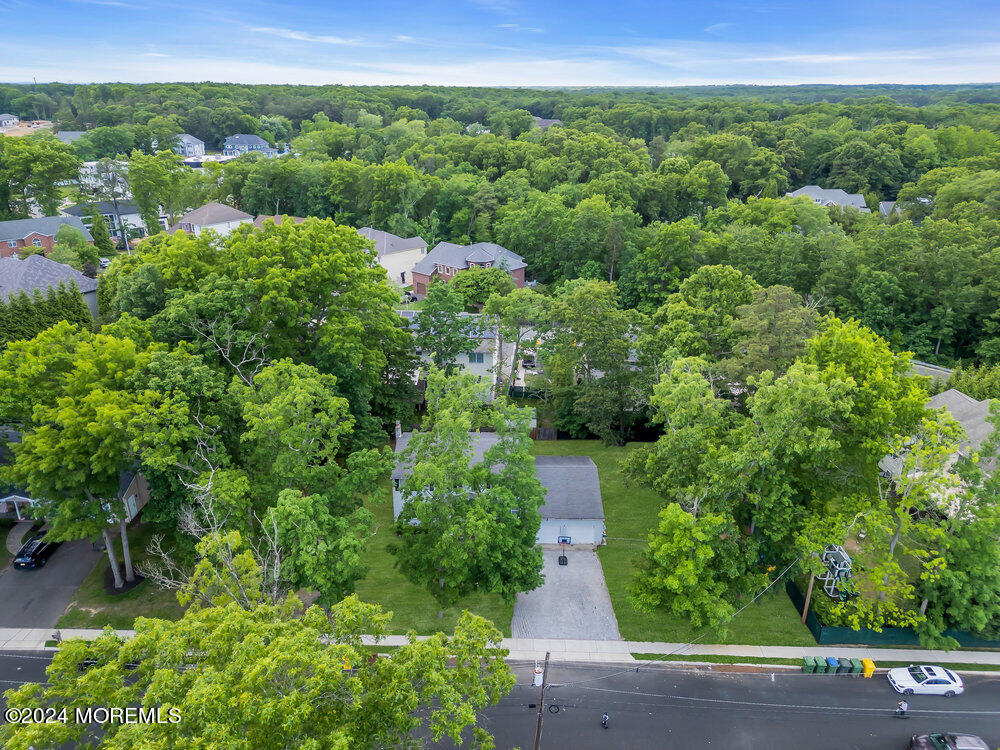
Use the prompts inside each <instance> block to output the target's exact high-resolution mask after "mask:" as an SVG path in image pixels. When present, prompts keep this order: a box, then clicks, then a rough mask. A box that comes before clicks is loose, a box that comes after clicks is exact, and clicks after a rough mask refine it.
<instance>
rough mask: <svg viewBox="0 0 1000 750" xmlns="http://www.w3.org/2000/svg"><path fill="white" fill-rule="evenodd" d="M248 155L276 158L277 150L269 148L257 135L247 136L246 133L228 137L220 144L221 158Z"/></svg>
mask: <svg viewBox="0 0 1000 750" xmlns="http://www.w3.org/2000/svg"><path fill="white" fill-rule="evenodd" d="M249 153H254V154H262V155H263V156H278V149H276V148H273V147H272V146H270V145H269V144H268V142H267V141H265V140H264V139H263V138H261V137H260V136H259V135H248V134H247V133H237V134H236V135H231V136H228V137H227V138H226V140H225V142H224V143H223V144H222V155H223V156H242V155H243V154H249Z"/></svg>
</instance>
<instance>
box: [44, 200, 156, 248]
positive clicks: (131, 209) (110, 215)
mask: <svg viewBox="0 0 1000 750" xmlns="http://www.w3.org/2000/svg"><path fill="white" fill-rule="evenodd" d="M92 208H96V209H97V213H99V214H100V215H101V216H102V217H104V223H105V224H106V225H107V227H108V232H109V233H110V234H111V236H112V237H114V238H116V239H117V238H119V237H121V236H122V227H120V226H119V225H118V217H119V215H120V216H121V220H122V222H123V223H124V224H125V225H126V227H127V229H128V233H129V235H130V236H135V235H136V234H139V235H141V236H145V235H146V233H147V231H146V222H145V221H143V219H142V214H140V213H139V207H138V206H136V205H135V203H133V202H132V201H129V200H120V201H118V212H117V213H116V212H115V205H114V204H113V203H110V202H108V201H100V202H99V203H89V204H88V203H76V204H74V205H72V206H67V207H66V208H62V209H59V210H60V212H61V213H63V214H66V215H67V216H79V217H80V221H82V222H84V225H85V226H86V227H87V229H90V213H91V209H92Z"/></svg>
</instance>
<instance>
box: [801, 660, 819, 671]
mask: <svg viewBox="0 0 1000 750" xmlns="http://www.w3.org/2000/svg"><path fill="white" fill-rule="evenodd" d="M802 671H803V672H809V673H811V672H815V671H816V660H815V659H814V658H813V657H811V656H803V657H802Z"/></svg>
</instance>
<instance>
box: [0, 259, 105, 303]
mask: <svg viewBox="0 0 1000 750" xmlns="http://www.w3.org/2000/svg"><path fill="white" fill-rule="evenodd" d="M60 282H64V283H66V284H69V283H70V282H76V285H77V287H78V288H79V289H80V291H81V292H82V293H84V294H86V293H87V292H94V291H97V279H91V278H89V277H87V276H84V275H83V274H82V273H80V272H79V271H77V270H76V269H75V268H73V267H71V266H67V265H65V264H63V263H56V262H55V261H54V260H49V259H48V258H46V257H45V256H44V255H37V254H36V255H29V256H28V257H27V258H25V259H24V260H21V259H20V258H0V298H3V299H8V298H9V297H10V296H11V295H12V294H17V293H18V292H21V291H24V292H27V293H28V294H31V293H32V292H34V291H35V290H36V289H37V290H39V291H41V292H42V293H45V292H46V291H48V290H49V289H52V288H54V287H58V286H59V283H60Z"/></svg>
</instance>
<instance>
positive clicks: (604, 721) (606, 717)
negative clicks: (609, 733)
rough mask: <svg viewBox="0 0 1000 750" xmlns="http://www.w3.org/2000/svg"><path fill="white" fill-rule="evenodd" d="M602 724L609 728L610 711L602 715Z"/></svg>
mask: <svg viewBox="0 0 1000 750" xmlns="http://www.w3.org/2000/svg"><path fill="white" fill-rule="evenodd" d="M601 726H602V727H604V728H605V729H607V728H608V712H607V711H605V712H604V716H602V717H601Z"/></svg>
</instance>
